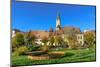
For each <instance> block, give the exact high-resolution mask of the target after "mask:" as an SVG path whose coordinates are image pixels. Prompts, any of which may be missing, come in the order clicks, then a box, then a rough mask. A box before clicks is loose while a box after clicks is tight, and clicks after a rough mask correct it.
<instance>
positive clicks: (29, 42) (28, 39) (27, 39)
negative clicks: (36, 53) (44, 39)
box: [25, 31, 36, 46]
mask: <svg viewBox="0 0 100 67" xmlns="http://www.w3.org/2000/svg"><path fill="white" fill-rule="evenodd" d="M35 39H36V37H35V36H34V35H33V34H31V31H29V32H28V33H26V34H25V45H26V46H33V44H34V41H35Z"/></svg>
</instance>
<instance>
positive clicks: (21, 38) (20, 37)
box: [12, 32, 24, 47]
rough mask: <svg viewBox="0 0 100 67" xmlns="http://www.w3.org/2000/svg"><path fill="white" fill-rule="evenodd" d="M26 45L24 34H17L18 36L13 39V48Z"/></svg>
mask: <svg viewBox="0 0 100 67" xmlns="http://www.w3.org/2000/svg"><path fill="white" fill-rule="evenodd" d="M23 44H24V35H23V34H22V33H19V32H18V33H16V36H15V37H13V38H12V47H19V46H21V45H23Z"/></svg>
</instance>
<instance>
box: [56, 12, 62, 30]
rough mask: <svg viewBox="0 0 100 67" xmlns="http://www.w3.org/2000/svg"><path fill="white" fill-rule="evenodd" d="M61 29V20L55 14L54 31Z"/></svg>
mask: <svg viewBox="0 0 100 67" xmlns="http://www.w3.org/2000/svg"><path fill="white" fill-rule="evenodd" d="M60 27H61V18H60V13H59V12H57V18H56V31H59V30H60Z"/></svg>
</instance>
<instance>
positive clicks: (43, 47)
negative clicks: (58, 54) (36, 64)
mask: <svg viewBox="0 0 100 67" xmlns="http://www.w3.org/2000/svg"><path fill="white" fill-rule="evenodd" d="M41 50H42V51H43V52H47V51H48V50H49V46H47V45H43V46H42V47H41Z"/></svg>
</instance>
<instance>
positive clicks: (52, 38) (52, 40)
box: [49, 36, 54, 46]
mask: <svg viewBox="0 0 100 67" xmlns="http://www.w3.org/2000/svg"><path fill="white" fill-rule="evenodd" d="M49 41H50V45H51V46H53V43H54V37H53V36H52V37H50V39H49Z"/></svg>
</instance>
